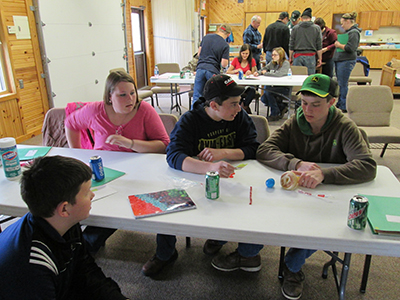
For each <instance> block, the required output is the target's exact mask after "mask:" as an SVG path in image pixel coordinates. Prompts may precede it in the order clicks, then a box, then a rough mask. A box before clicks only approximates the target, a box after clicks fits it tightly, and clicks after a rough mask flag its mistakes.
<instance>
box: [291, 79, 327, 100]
mask: <svg viewBox="0 0 400 300" xmlns="http://www.w3.org/2000/svg"><path fill="white" fill-rule="evenodd" d="M330 85H331V78H330V77H329V76H327V75H325V74H313V75H310V76H308V77H307V78H306V80H304V82H303V85H302V87H301V89H300V91H298V92H297V93H296V94H298V93H300V92H304V91H307V92H311V93H314V94H316V95H317V96H319V97H321V98H325V97H327V96H328V95H329V92H330Z"/></svg>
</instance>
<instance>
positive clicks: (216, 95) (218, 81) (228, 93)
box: [203, 74, 245, 105]
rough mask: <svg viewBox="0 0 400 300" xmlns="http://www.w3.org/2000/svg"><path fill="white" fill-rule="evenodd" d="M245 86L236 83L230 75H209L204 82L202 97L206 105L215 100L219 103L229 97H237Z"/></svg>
mask: <svg viewBox="0 0 400 300" xmlns="http://www.w3.org/2000/svg"><path fill="white" fill-rule="evenodd" d="M244 90H245V88H244V87H242V86H239V85H237V83H236V82H235V81H234V80H233V79H232V77H230V76H228V75H224V74H219V75H215V76H213V77H211V78H210V79H209V80H208V81H207V82H206V84H205V86H204V90H203V97H204V99H205V100H206V102H205V103H206V105H207V104H208V105H209V103H210V102H211V101H215V102H217V103H218V104H219V105H221V104H222V102H224V101H225V100H227V99H228V98H230V97H237V96H240V95H242V94H243V92H244Z"/></svg>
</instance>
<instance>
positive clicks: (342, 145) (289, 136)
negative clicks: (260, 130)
mask: <svg viewBox="0 0 400 300" xmlns="http://www.w3.org/2000/svg"><path fill="white" fill-rule="evenodd" d="M257 160H259V161H260V162H261V163H263V164H265V165H267V166H269V167H272V168H274V169H278V170H282V171H288V170H295V169H296V165H297V164H298V163H299V162H300V161H308V162H315V163H331V164H340V165H338V166H334V167H326V168H322V173H323V174H324V181H323V182H324V183H333V184H355V183H362V182H366V181H370V180H373V179H374V178H375V175H376V162H375V160H374V159H373V158H372V154H371V152H370V151H369V149H368V146H367V143H366V142H365V140H364V139H363V137H362V134H361V132H360V131H359V129H358V128H357V125H356V124H355V123H354V122H353V121H351V120H350V119H349V118H347V117H345V116H344V115H343V114H342V112H340V111H339V110H338V109H336V108H335V107H334V106H332V107H331V109H330V111H329V116H328V119H327V121H326V123H325V125H324V126H323V127H322V130H321V132H320V133H318V134H313V133H312V132H311V127H310V124H309V123H308V122H307V121H306V120H305V117H304V114H303V110H302V109H301V108H299V109H298V110H297V114H295V115H293V116H292V117H291V118H290V119H289V120H287V121H286V122H285V123H284V124H283V125H282V126H281V128H279V129H277V130H276V131H275V132H274V133H273V134H272V135H271V136H270V137H269V139H267V140H266V141H265V142H264V143H262V144H261V145H260V147H259V148H258V150H257Z"/></svg>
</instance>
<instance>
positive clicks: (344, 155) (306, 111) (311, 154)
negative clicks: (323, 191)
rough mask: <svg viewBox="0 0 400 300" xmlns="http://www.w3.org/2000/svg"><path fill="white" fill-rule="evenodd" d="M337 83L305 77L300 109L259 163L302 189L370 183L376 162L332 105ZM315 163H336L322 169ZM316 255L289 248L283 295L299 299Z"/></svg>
mask: <svg viewBox="0 0 400 300" xmlns="http://www.w3.org/2000/svg"><path fill="white" fill-rule="evenodd" d="M337 86H338V85H337V82H336V81H334V80H333V79H331V78H330V77H329V76H326V75H324V74H314V75H310V76H309V77H307V78H306V80H305V81H304V83H303V86H302V88H301V89H300V91H299V93H300V96H301V107H300V108H299V109H298V110H297V112H296V114H295V115H293V116H292V118H291V119H289V120H287V121H286V122H285V123H284V124H283V125H282V127H281V128H279V129H277V130H276V131H275V132H274V133H273V134H272V135H271V137H270V138H269V139H268V140H266V141H265V142H264V143H263V144H261V145H260V147H259V148H258V150H257V159H258V160H259V161H260V162H261V163H263V164H265V165H267V166H270V167H272V168H275V169H278V170H282V171H289V170H292V171H295V173H296V174H297V175H298V176H299V184H300V186H302V187H307V188H315V187H316V186H317V185H319V184H321V183H325V184H355V183H362V182H366V181H370V180H373V179H374V178H375V175H376V162H375V160H374V159H373V158H372V155H371V152H370V151H369V149H368V146H367V143H366V142H365V140H364V139H363V136H362V134H361V132H360V131H359V129H358V128H357V125H356V124H355V123H354V122H353V121H351V120H350V119H348V118H347V117H345V116H344V115H343V114H342V112H341V111H340V110H338V109H336V107H335V106H334V103H335V100H336V98H335V97H337ZM319 163H331V164H338V165H337V166H334V167H326V168H325V167H321V166H320V165H319ZM315 251H316V250H309V249H296V248H290V249H289V251H288V252H287V254H286V256H285V265H284V271H283V276H284V279H283V284H282V294H283V295H284V296H285V297H286V298H287V299H299V298H300V297H301V295H302V292H303V281H304V278H305V276H304V274H303V272H302V271H301V267H302V266H303V264H304V263H305V260H306V258H308V257H309V256H311V255H312V254H313V253H314V252H315Z"/></svg>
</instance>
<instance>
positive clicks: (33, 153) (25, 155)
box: [17, 147, 51, 161]
mask: <svg viewBox="0 0 400 300" xmlns="http://www.w3.org/2000/svg"><path fill="white" fill-rule="evenodd" d="M50 149H51V147H34V148H22V149H20V148H18V149H17V150H18V157H19V160H20V161H23V160H31V159H34V158H37V157H41V156H45V155H46V154H47V153H48V152H49V151H50Z"/></svg>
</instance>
